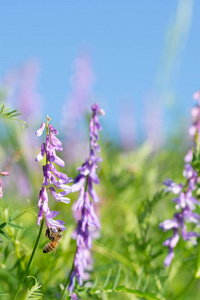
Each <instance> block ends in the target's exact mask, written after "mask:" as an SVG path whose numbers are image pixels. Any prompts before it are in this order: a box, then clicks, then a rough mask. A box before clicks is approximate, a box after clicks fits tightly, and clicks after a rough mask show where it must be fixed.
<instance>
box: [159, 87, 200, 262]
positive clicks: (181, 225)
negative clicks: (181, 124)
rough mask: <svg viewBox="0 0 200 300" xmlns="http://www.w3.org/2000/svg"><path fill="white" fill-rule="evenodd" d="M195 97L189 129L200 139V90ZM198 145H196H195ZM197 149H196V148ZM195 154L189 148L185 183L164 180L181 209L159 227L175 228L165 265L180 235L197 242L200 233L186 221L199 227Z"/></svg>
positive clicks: (169, 240)
mask: <svg viewBox="0 0 200 300" xmlns="http://www.w3.org/2000/svg"><path fill="white" fill-rule="evenodd" d="M194 99H196V100H198V106H195V107H194V108H193V109H192V111H191V113H192V123H193V124H192V126H191V128H190V130H189V134H190V136H192V137H193V138H195V140H196V138H198V140H200V91H198V92H196V93H195V94H194ZM195 147H196V145H195ZM195 150H196V149H195ZM193 156H194V157H195V151H194V153H193V150H192V149H189V151H188V153H187V154H186V156H185V158H184V161H185V169H184V171H183V176H184V177H185V178H186V180H187V182H186V184H185V185H183V184H176V183H175V182H173V181H172V180H171V179H166V180H165V182H163V183H164V184H165V185H166V186H167V189H166V191H170V192H172V193H173V194H177V195H178V196H177V198H174V199H173V200H172V201H173V202H175V203H176V206H175V208H176V209H177V210H178V211H179V212H178V213H177V212H176V213H174V218H173V219H172V220H170V219H168V220H165V221H164V222H162V223H161V224H160V225H159V227H160V229H162V230H163V231H168V230H173V236H172V237H171V238H169V239H167V240H166V241H165V242H164V243H163V245H164V246H167V247H168V251H169V253H168V255H167V257H166V259H165V261H164V265H165V266H169V265H170V264H171V262H172V259H173V258H174V248H175V247H176V245H177V243H178V241H179V238H180V236H182V239H183V240H185V241H190V242H192V243H193V244H196V243H197V241H196V240H197V237H199V236H200V235H199V234H198V233H196V232H194V231H190V232H187V225H186V223H193V224H195V225H197V226H198V227H199V225H200V215H199V214H198V213H196V212H193V211H194V210H195V209H196V205H199V204H200V203H199V201H198V200H197V199H196V198H195V197H194V196H193V193H194V191H195V190H196V189H197V186H196V184H197V181H198V179H199V178H198V174H197V172H195V170H194V169H193V167H192V165H191V162H192V161H193Z"/></svg>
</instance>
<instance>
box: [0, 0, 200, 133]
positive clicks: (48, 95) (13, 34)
mask: <svg viewBox="0 0 200 300" xmlns="http://www.w3.org/2000/svg"><path fill="white" fill-rule="evenodd" d="M199 11H200V1H197V0H196V1H191V0H181V1H175V0H168V1H159V0H157V1H156V0H151V1H149V0H146V1H145V0H138V1H136V0H129V1H128V0H115V1H109V0H108V1H105V0H101V1H98V0H95V1H89V0H82V1H81V0H80V1H77V0H74V1H67V0H66V1H54V0H49V1H46V0H43V1H39V0H34V1H33V0H29V1H25V0H24V1H22V0H21V1H15V0H13V1H10V0H6V1H5V0H3V1H1V9H0V39H1V44H0V45H1V46H0V55H1V68H0V76H1V77H3V75H4V74H5V72H6V71H7V70H9V69H12V68H14V67H17V66H20V65H22V64H23V63H25V62H26V61H28V60H30V59H38V60H39V61H40V62H41V73H40V76H39V84H38V91H39V93H40V94H41V95H42V96H43V98H44V101H45V105H44V110H43V112H44V115H46V114H47V113H48V114H50V115H51V117H52V119H55V120H56V122H58V121H59V119H60V118H61V110H62V106H63V103H64V102H65V101H66V95H67V94H68V93H69V92H70V89H71V87H70V82H69V80H70V77H71V75H72V72H73V70H72V64H73V61H74V59H75V58H76V57H77V55H79V53H81V51H87V52H88V53H90V55H91V61H92V67H93V69H94V72H95V77H96V81H95V84H94V86H93V92H94V94H95V95H96V99H98V100H99V103H100V105H101V106H102V107H104V108H105V110H106V117H105V118H104V124H105V128H106V130H107V131H108V135H110V137H112V135H113V134H114V135H116V136H117V134H118V131H119V118H120V113H121V111H122V110H123V106H126V105H127V107H130V110H133V112H134V116H133V119H134V120H136V121H133V123H132V124H131V120H130V122H129V125H128V126H130V130H129V131H130V132H131V130H132V127H131V126H134V128H133V132H134V131H136V132H137V134H140V133H141V131H142V129H141V128H142V126H143V125H142V124H143V121H144V118H145V116H146V115H145V112H144V107H145V106H146V102H147V101H149V103H148V105H150V107H153V106H154V105H155V106H157V104H159V106H160V107H161V108H162V110H163V123H164V127H166V128H168V129H170V130H171V129H172V128H173V126H175V124H176V123H177V120H181V119H182V118H183V117H184V116H185V117H186V119H187V120H189V110H190V108H191V106H192V105H193V100H192V94H193V92H195V91H196V90H197V89H199V88H200V82H199V70H200V43H199V32H200V18H199V13H198V12H199ZM96 99H95V100H96ZM158 99H159V100H158ZM126 101H127V103H126ZM157 101H158V102H157ZM151 103H152V104H151Z"/></svg>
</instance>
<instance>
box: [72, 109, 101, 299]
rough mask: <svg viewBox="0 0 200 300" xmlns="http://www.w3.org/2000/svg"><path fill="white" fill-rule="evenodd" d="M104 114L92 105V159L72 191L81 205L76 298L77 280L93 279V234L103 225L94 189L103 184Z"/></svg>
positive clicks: (77, 207)
mask: <svg viewBox="0 0 200 300" xmlns="http://www.w3.org/2000/svg"><path fill="white" fill-rule="evenodd" d="M103 114H104V111H103V110H102V109H100V107H99V106H98V104H94V105H93V106H92V118H91V120H90V125H89V130H90V156H89V159H86V161H85V162H84V163H83V165H82V166H81V167H79V168H78V169H77V170H78V171H79V174H78V175H77V176H76V178H75V180H74V184H73V185H72V191H73V192H76V191H79V197H78V200H77V202H76V203H75V204H74V205H73V207H72V209H73V213H74V217H75V219H76V222H77V228H76V230H75V232H74V234H73V237H74V238H75V239H76V244H77V251H76V254H75V258H74V267H73V271H72V273H71V276H70V283H69V287H68V288H69V291H70V294H71V298H72V299H73V296H72V295H73V294H72V292H73V290H74V287H75V278H76V279H77V282H78V284H79V285H82V284H83V280H85V279H86V278H87V279H89V275H88V274H87V270H89V269H91V268H92V267H91V266H92V259H91V253H90V249H91V248H92V239H93V238H94V236H93V233H94V232H95V231H97V230H99V229H100V227H101V223H100V221H99V219H98V217H97V215H96V213H95V209H94V205H93V202H92V201H90V197H91V199H92V200H93V201H94V202H98V201H99V198H98V196H97V194H96V192H95V190H94V188H93V184H94V183H95V184H99V178H98V176H97V174H96V169H97V167H98V165H97V162H99V161H102V159H101V158H99V157H96V154H95V151H100V146H99V145H98V140H99V135H98V131H99V130H100V129H101V125H100V123H99V120H98V115H103Z"/></svg>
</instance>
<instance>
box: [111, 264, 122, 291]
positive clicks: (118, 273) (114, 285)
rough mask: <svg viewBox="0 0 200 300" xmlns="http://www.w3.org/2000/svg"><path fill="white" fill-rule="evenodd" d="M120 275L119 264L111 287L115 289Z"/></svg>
mask: <svg viewBox="0 0 200 300" xmlns="http://www.w3.org/2000/svg"><path fill="white" fill-rule="evenodd" d="M120 275H121V266H119V268H118V272H117V276H116V278H115V282H114V284H113V289H115V288H116V286H117V285H118V282H119V279H120Z"/></svg>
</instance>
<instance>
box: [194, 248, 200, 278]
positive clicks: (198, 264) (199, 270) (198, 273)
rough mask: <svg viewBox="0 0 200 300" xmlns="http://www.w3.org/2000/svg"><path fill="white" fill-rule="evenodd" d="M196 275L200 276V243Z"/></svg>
mask: <svg viewBox="0 0 200 300" xmlns="http://www.w3.org/2000/svg"><path fill="white" fill-rule="evenodd" d="M194 277H195V278H200V243H199V245H198V254H197V264H196V272H195V274H194Z"/></svg>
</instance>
